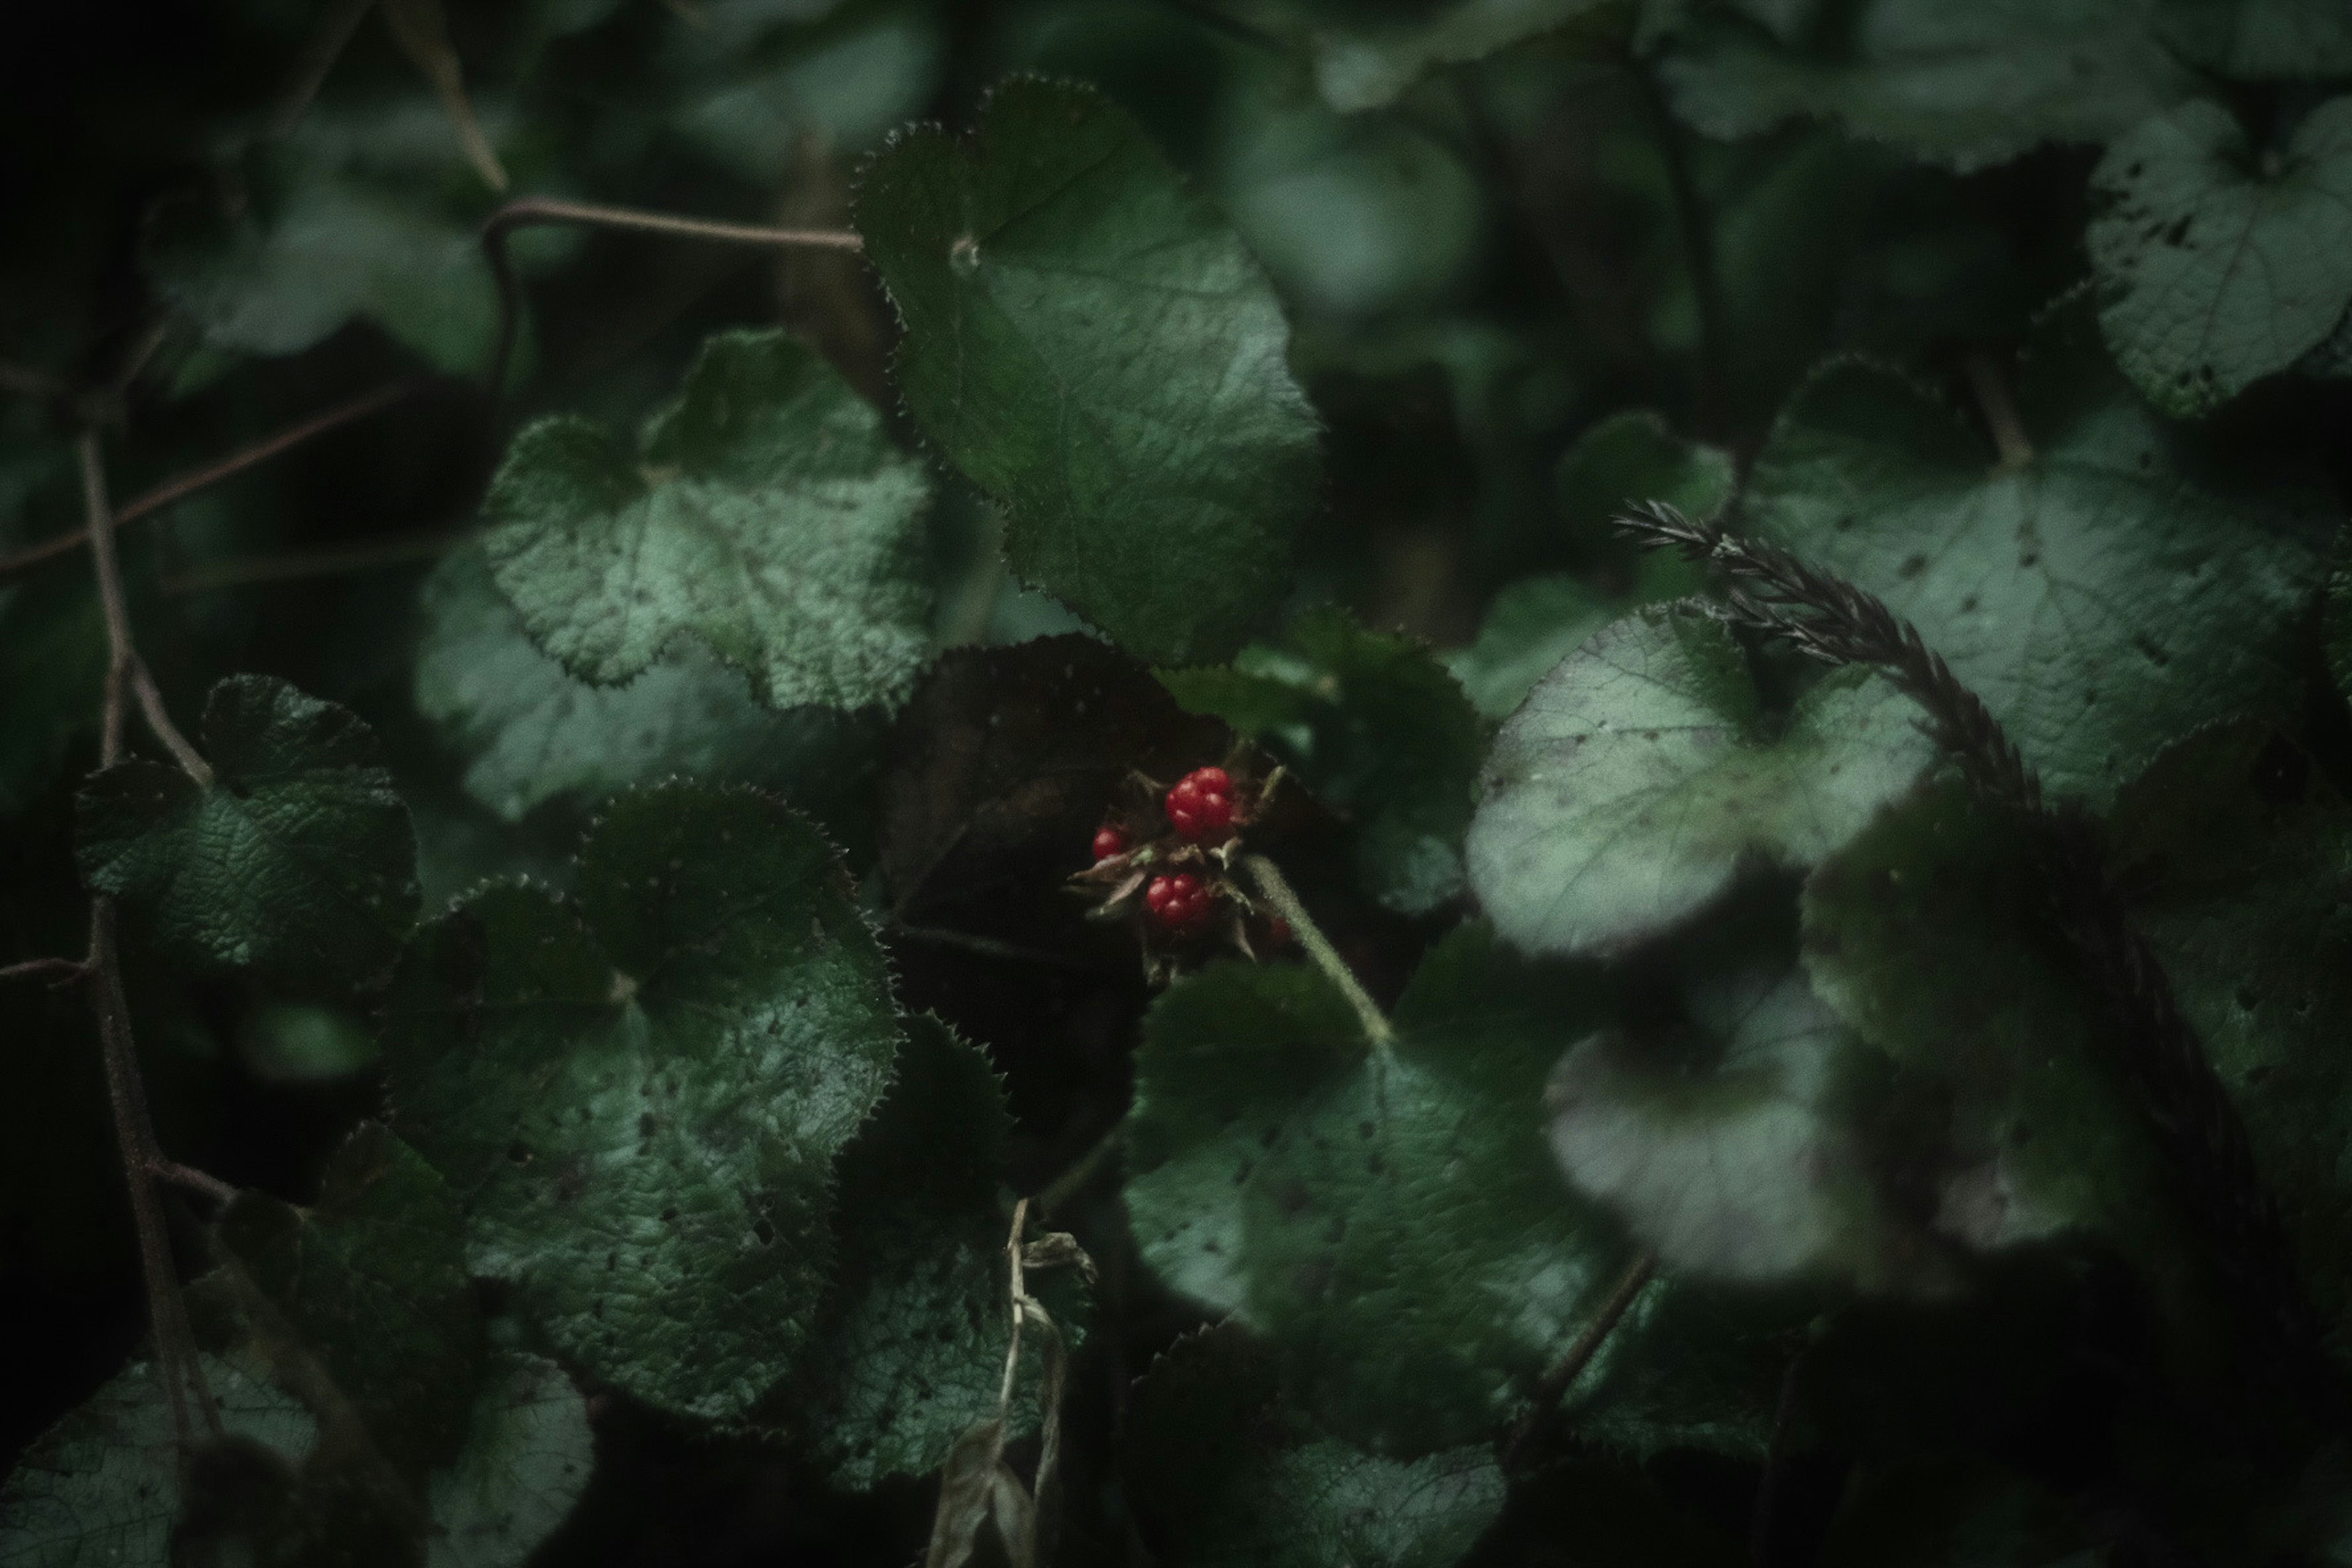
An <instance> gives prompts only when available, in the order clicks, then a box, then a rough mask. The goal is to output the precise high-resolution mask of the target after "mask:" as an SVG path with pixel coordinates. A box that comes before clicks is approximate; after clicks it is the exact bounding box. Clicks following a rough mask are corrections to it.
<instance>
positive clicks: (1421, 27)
mask: <svg viewBox="0 0 2352 1568" xmlns="http://www.w3.org/2000/svg"><path fill="white" fill-rule="evenodd" d="M1601 8H1602V0H1441V3H1438V4H1433V5H1404V6H1398V5H1350V4H1348V3H1347V0H1219V9H1221V10H1224V11H1228V12H1231V13H1233V14H1234V16H1237V17H1239V18H1241V19H1242V20H1243V21H1244V22H1245V23H1246V24H1247V25H1249V26H1253V27H1256V28H1260V29H1263V30H1265V31H1266V32H1268V33H1272V34H1274V35H1276V37H1283V38H1286V39H1289V40H1294V41H1296V42H1297V43H1298V44H1299V45H1301V46H1303V47H1306V48H1307V50H1309V51H1310V52H1311V53H1312V55H1313V57H1314V61H1315V85H1316V86H1317V87H1318V88H1319V89H1321V90H1322V93H1323V99H1324V101H1325V102H1327V103H1328V104H1329V105H1330V106H1331V107H1332V108H1334V109H1336V110H1339V111H1340V112H1341V113H1343V114H1353V113H1355V112H1356V111H1358V110H1366V109H1380V108H1382V107H1384V106H1386V105H1388V104H1391V103H1393V102H1395V101H1396V100H1397V98H1398V96H1399V95H1400V94H1402V92H1403V91H1404V90H1405V89H1407V88H1409V87H1411V86H1412V84H1413V83H1414V82H1416V81H1418V80H1419V79H1422V78H1423V77H1424V76H1426V75H1429V74H1430V73H1432V72H1433V71H1437V70H1440V69H1443V68H1444V67H1447V66H1458V65H1465V64H1467V63H1469V62H1470V61H1473V60H1476V59H1480V58H1484V57H1486V56H1487V55H1490V54H1493V53H1494V52H1495V51H1496V50H1497V49H1502V48H1507V47H1509V46H1511V45H1513V44H1516V43H1518V42H1520V41H1521V40H1522V39H1526V38H1531V37H1535V36H1536V35H1538V34H1539V33H1545V32H1549V31H1550V30H1551V29H1553V28H1555V27H1559V26H1564V25H1565V24H1567V23H1569V22H1571V21H1573V20H1575V19H1576V18H1578V17H1580V16H1584V15H1585V14H1586V13H1588V12H1592V11H1596V10H1600V9H1601Z"/></svg>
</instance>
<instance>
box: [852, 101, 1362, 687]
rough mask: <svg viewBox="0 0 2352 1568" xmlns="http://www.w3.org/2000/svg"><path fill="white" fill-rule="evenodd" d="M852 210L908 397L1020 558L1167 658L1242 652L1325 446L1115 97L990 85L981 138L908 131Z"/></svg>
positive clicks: (1222, 241)
mask: <svg viewBox="0 0 2352 1568" xmlns="http://www.w3.org/2000/svg"><path fill="white" fill-rule="evenodd" d="M857 219H858V226H859V228H860V230H861V231H862V232H863V233H864V235H865V237H866V254H867V255H868V256H869V257H870V258H872V259H873V262H874V264H875V266H876V267H877V268H878V269H879V270H880V272H881V274H882V280H883V282H884V284H885V285H886V286H887V288H888V289H889V291H890V298H891V300H892V301H893V303H895V304H896V305H897V307H898V314H899V317H900V320H901V321H902V322H903V323H904V325H905V327H906V336H905V337H904V338H903V339H902V340H901V342H900V343H899V346H898V355H897V359H896V361H895V374H896V378H897V380H898V386H899V388H900V390H901V391H902V392H903V393H904V395H905V396H906V399H907V406H908V411H909V412H910V413H912V414H913V416H914V417H915V419H916V422H917V423H918V424H919V425H920V426H922V428H923V431H924V433H925V434H926V435H927V436H929V437H930V438H931V439H932V440H933V441H936V442H937V443H938V444H939V446H940V448H941V449H942V450H943V451H944V452H945V453H946V455H947V456H948V457H949V458H950V459H952V460H953V461H954V462H955V464H956V465H957V466H958V467H959V468H961V469H962V470H963V471H964V472H965V473H966V474H968V475H970V476H971V479H973V481H974V482H976V483H977V484H978V485H979V486H980V487H981V489H983V490H985V491H987V492H988V493H989V494H990V495H991V496H992V497H994V498H995V499H996V500H999V501H1001V502H1003V504H1004V505H1005V507H1006V508H1007V510H1008V511H1009V513H1010V516H1009V518H1008V521H1007V525H1006V531H1005V550H1006V553H1007V555H1008V556H1009V557H1010V559H1011V561H1012V563H1013V568H1014V570H1016V571H1017V572H1019V573H1020V574H1021V575H1022V577H1023V578H1024V579H1025V580H1026V581H1028V582H1030V583H1032V584H1034V585H1036V586H1038V587H1041V588H1044V589H1045V590H1046V591H1047V592H1049V593H1051V594H1053V595H1055V596H1056V597H1058V598H1060V599H1062V600H1064V601H1065V602H1066V603H1067V604H1068V605H1070V607H1071V608H1073V609H1075V610H1076V611H1077V612H1078V613H1079V614H1081V615H1083V616H1086V617H1087V618H1088V619H1089V620H1091V621H1093V622H1094V623H1095V624H1096V625H1097V626H1101V627H1102V628H1103V629H1104V630H1105V631H1107V632H1108V633H1109V634H1110V635H1111V636H1112V637H1114V638H1116V639H1117V640H1118V642H1120V643H1121V644H1123V645H1124V646H1126V647H1128V648H1129V649H1131V650H1132V651H1134V652H1135V653H1136V654H1138V655H1139V656H1140V657H1142V658H1147V659H1150V660H1151V661H1153V662H1154V663H1158V664H1167V665H1182V664H1193V663H1199V662H1202V661H1204V660H1210V659H1216V658H1224V657H1226V656H1227V655H1230V654H1231V653H1233V652H1234V650H1235V649H1236V648H1238V647H1240V645H1241V643H1242V640H1243V638H1244V637H1246V636H1247V635H1248V633H1249V631H1250V629H1251V627H1252V626H1253V625H1254V624H1255V622H1256V621H1257V620H1258V619H1259V618H1260V617H1261V616H1263V615H1264V614H1265V611H1266V610H1268V609H1269V608H1271V606H1272V605H1273V604H1274V603H1275V601H1276V598H1277V597H1278V595H1280V593H1281V590H1282V579H1283V577H1284V575H1285V574H1286V570H1287V567H1288V564H1289V560H1290V548H1291V536H1292V534H1293V532H1294V531H1295V530H1296V528H1297V524H1298V522H1299V521H1300V520H1301V519H1302V518H1303V517H1304V516H1305V515H1306V514H1307V510H1309V509H1310V507H1311V506H1312V505H1313V504H1314V500H1315V496H1316V489H1317V485H1318V456H1317V451H1316V428H1315V419H1314V416H1313V414H1312V413H1311V412H1310V411H1309V409H1308V408H1307V400H1306V397H1305V395H1303V394H1302V393H1301V392H1300V391H1299V389H1298V384H1297V382H1296V381H1295V380H1293V379H1292V376H1291V374H1290V370H1289V367H1288V364H1287V363H1286V360H1285V357H1284V355H1285V351H1286V344H1287V341H1288V336H1289V333H1288V330H1287V328H1286V324H1285V322H1284V321H1283V318H1282V310H1281V307H1280V306H1279V305H1278V304H1277V303H1276V300H1275V297H1274V293H1273V290H1272V289H1270V288H1269V287H1268V286H1267V284H1266V282H1265V276H1264V274H1263V273H1262V272H1260V270H1259V269H1258V267H1257V264H1256V263H1255V261H1253V260H1252V259H1251V258H1250V257H1249V255H1248V254H1247V252H1245V251H1244V249H1243V248H1242V246H1241V243H1240V241H1239V240H1238V239H1237V238H1236V237H1234V233H1233V230H1232V229H1231V228H1230V227H1229V226H1227V225H1226V224H1225V223H1224V221H1223V219H1222V218H1220V217H1219V216H1216V214H1215V213H1214V211H1213V209H1212V208H1211V207H1210V206H1209V205H1208V204H1207V202H1206V201H1204V200H1203V199H1202V197H1201V196H1200V195H1198V194H1196V193H1194V192H1192V190H1190V189H1188V188H1187V187H1186V186H1185V185H1184V184H1183V182H1182V181H1181V179H1180V178H1179V177H1178V176H1177V174H1176V173H1175V171H1174V170H1173V169H1171V168H1170V167H1169V166H1168V163H1167V162H1166V160H1165V159H1163V158H1162V157H1161V156H1160V153H1158V152H1157V151H1155V150H1154V149H1153V148H1152V146H1151V145H1150V142H1147V141H1146V140H1145V139H1144V136H1143V133H1142V132H1140V131H1139V129H1138V128H1137V127H1136V125H1135V123H1134V121H1131V120H1129V118H1128V116H1127V115H1126V114H1125V113H1124V112H1123V111H1121V110H1118V109H1116V108H1114V107H1113V106H1112V105H1111V104H1109V103H1108V101H1106V100H1104V99H1102V98H1101V97H1100V96H1099V95H1097V93H1095V92H1094V91H1092V90H1091V89H1086V88H1081V87H1077V86H1074V85H1069V84H1064V83H1055V82H1047V81H1042V80H1034V79H1015V80H1013V81H1009V82H1007V83H1005V84H1003V86H1001V87H999V88H998V89H996V90H995V91H994V92H992V94H990V96H989V99H988V100H987V103H986V105H985V106H984V107H983V109H982V115H981V124H980V128H979V130H978V132H976V133H975V136H974V139H973V141H972V142H971V144H970V145H969V146H968V147H959V146H958V145H957V144H956V143H955V142H953V141H952V140H951V139H950V137H949V136H948V135H947V134H946V133H945V132H941V131H939V130H936V129H930V128H924V129H919V130H916V131H913V132H908V133H906V134H904V135H902V136H900V137H899V138H898V140H897V141H895V142H893V143H892V144H891V145H890V146H889V148H887V150H886V151H885V152H883V153H882V154H881V155H880V156H879V157H878V158H877V160H876V161H875V163H874V164H873V166H872V167H871V169H869V170H868V171H867V174H866V181H865V184H864V186H863V188H862V190H861V191H860V193H859V196H858V209H857Z"/></svg>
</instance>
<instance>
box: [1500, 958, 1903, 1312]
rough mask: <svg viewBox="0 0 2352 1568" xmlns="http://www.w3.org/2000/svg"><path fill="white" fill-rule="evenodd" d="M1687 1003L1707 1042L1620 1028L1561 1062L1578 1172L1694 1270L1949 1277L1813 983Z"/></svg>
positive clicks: (1881, 1284)
mask: <svg viewBox="0 0 2352 1568" xmlns="http://www.w3.org/2000/svg"><path fill="white" fill-rule="evenodd" d="M1686 1005H1687V1007H1688V1011H1689V1014H1690V1026H1688V1027H1687V1028H1686V1029H1685V1034H1686V1035H1696V1036H1697V1037H1698V1038H1697V1039H1696V1041H1694V1040H1692V1039H1689V1038H1685V1039H1680V1040H1676V1041H1674V1042H1672V1044H1671V1046H1670V1047H1667V1048H1663V1049H1662V1048H1660V1043H1659V1042H1655V1041H1652V1042H1643V1041H1641V1040H1638V1039H1635V1038H1632V1037H1627V1036H1626V1035H1624V1034H1622V1033H1620V1032H1615V1031H1612V1032H1610V1033H1605V1034H1601V1035H1596V1036H1594V1037H1592V1038H1591V1039H1588V1040H1586V1041H1584V1042H1582V1043H1581V1044H1580V1045H1578V1046H1577V1047H1574V1048H1573V1049H1571V1050H1570V1052H1569V1053H1568V1055H1566V1056H1565V1057H1563V1058H1560V1062H1559V1067H1557V1068H1554V1069H1553V1070H1552V1075H1551V1080H1550V1082H1549V1085H1548V1086H1547V1088H1546V1091H1545V1092H1546V1105H1547V1109H1548V1110H1549V1112H1550V1114H1551V1129H1550V1131H1551V1150H1552V1154H1553V1157H1554V1158H1556V1159H1557V1160H1558V1161H1559V1166H1560V1170H1561V1172H1562V1173H1564V1174H1565V1175H1566V1176H1567V1177H1568V1180H1569V1182H1570V1184H1571V1185H1572V1186H1574V1187H1575V1188H1576V1189H1577V1190H1578V1191H1579V1192H1580V1193H1581V1194H1584V1195H1585V1196H1586V1197H1588V1198H1590V1199H1591V1200H1592V1201H1593V1202H1594V1203H1595V1204H1598V1205H1601V1207H1603V1208H1606V1209H1608V1210H1609V1211H1610V1212H1612V1213H1613V1214H1615V1215H1618V1217H1619V1218H1621V1219H1622V1220H1623V1221H1624V1223H1625V1225H1626V1226H1627V1228H1629V1229H1630V1230H1632V1232H1633V1235H1634V1237H1636V1238H1637V1239H1639V1240H1640V1241H1641V1243H1642V1244H1643V1246H1644V1247H1648V1248H1650V1249H1651V1250H1653V1251H1654V1252H1655V1253H1657V1255H1658V1257H1659V1258H1660V1259H1661V1261H1662V1262H1663V1263H1664V1266H1665V1267H1666V1268H1670V1269H1674V1270H1676V1271H1678V1272H1682V1273H1687V1274H1689V1275H1692V1276H1695V1277H1699V1278H1706V1279H1729V1280H1748V1281H1756V1280H1778V1279H1794V1278H1801V1277H1807V1276H1812V1277H1823V1276H1828V1277H1843V1278H1850V1279H1852V1280H1853V1282H1854V1283H1855V1284H1856V1285H1858V1286H1859V1287H1860V1288H1861V1289H1864V1290H1877V1291H1911V1290H1926V1289H1932V1288H1935V1287H1937V1286H1940V1285H1943V1284H1945V1283H1947V1279H1946V1278H1945V1276H1944V1274H1943V1272H1942V1271H1941V1270H1940V1269H1937V1268H1936V1267H1935V1265H1936V1259H1935V1258H1933V1257H1932V1256H1931V1255H1929V1254H1927V1250H1926V1249H1925V1248H1923V1247H1921V1246H1920V1244H1919V1242H1918V1239H1917V1238H1916V1237H1913V1236H1912V1235H1911V1234H1910V1233H1909V1230H1908V1227H1907V1226H1906V1224H1905V1222H1904V1221H1903V1219H1902V1217H1901V1216H1900V1215H1899V1214H1898V1213H1897V1212H1896V1211H1895V1207H1894V1205H1892V1204H1890V1203H1889V1202H1888V1201H1887V1200H1886V1199H1885V1196H1884V1195H1883V1194H1882V1193H1881V1192H1880V1188H1879V1180H1878V1175H1879V1173H1877V1172H1876V1171H1874V1169H1873V1166H1872V1163H1871V1155H1870V1151H1869V1150H1868V1149H1867V1148H1866V1147H1865V1146H1864V1139H1863V1137H1862V1136H1861V1135H1860V1134H1859V1133H1858V1132H1857V1131H1856V1129H1855V1125H1854V1124H1855V1122H1856V1121H1857V1120H1858V1119H1859V1115H1860V1113H1861V1112H1862V1111H1863V1110H1864V1104H1863V1103H1862V1099H1861V1094H1860V1092H1859V1090H1860V1089H1861V1087H1862V1085H1861V1082H1860V1080H1861V1079H1864V1075H1865V1073H1866V1070H1867V1065H1868V1064H1867V1063H1866V1062H1858V1061H1857V1059H1856V1058H1859V1057H1864V1056H1866V1052H1864V1050H1863V1049H1862V1048H1861V1047H1859V1046H1858V1045H1857V1043H1856V1042H1855V1041H1854V1040H1853V1037H1852V1036H1851V1035H1849V1034H1848V1033H1847V1032H1846V1030H1845V1028H1844V1027H1843V1026H1842V1025H1841V1024H1840V1023H1839V1021H1838V1019H1837V1017H1836V1016H1835V1015H1833V1014H1832V1013H1831V1012H1830V1011H1829V1010H1828V1009H1827V1008H1825V1007H1823V1006H1822V1005H1821V1003H1820V1002H1818V1001H1816V1000H1815V999H1814V997H1813V994H1812V993H1811V991H1810V990H1809V989H1808V988H1807V987H1806V984H1805V981H1804V977H1803V976H1802V975H1801V974H1797V973H1775V972H1774V970H1773V969H1771V968H1770V967H1769V966H1766V967H1759V968H1750V969H1748V970H1745V971H1739V972H1734V973H1726V974H1722V975H1718V976H1716V977H1714V978H1713V979H1712V980H1710V981H1709V982H1707V983H1706V984H1701V985H1698V986H1696V987H1694V988H1693V990H1692V992H1691V994H1690V995H1689V997H1688V998H1687V1004H1686ZM1858 1068H1859V1069H1860V1070H1858Z"/></svg>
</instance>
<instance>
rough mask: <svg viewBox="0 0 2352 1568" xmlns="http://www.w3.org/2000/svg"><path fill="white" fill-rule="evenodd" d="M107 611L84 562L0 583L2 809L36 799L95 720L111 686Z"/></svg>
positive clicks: (2, 812) (8, 811)
mask: <svg viewBox="0 0 2352 1568" xmlns="http://www.w3.org/2000/svg"><path fill="white" fill-rule="evenodd" d="M106 661H107V644H106V616H105V614H104V612H102V611H101V610H100V608H99V604H98V594H97V591H96V589H95V587H94V586H93V585H92V584H91V583H90V580H89V574H88V569H87V568H80V567H77V566H75V565H72V564H60V565H58V566H53V567H51V568H49V569H48V570H47V571H46V572H42V573H38V574H36V575H35V576H33V577H32V578H31V579H30V580H29V581H27V582H23V583H13V584H8V585H6V586H5V587H0V689H5V690H6V691H7V692H8V693H9V698H8V702H7V708H6V712H5V717H0V816H13V815H15V814H16V813H17V812H20V811H22V810H24V809H25V807H26V806H27V805H31V804H32V802H33V801H34V799H35V798H36V797H37V796H38V795H40V794H41V792H42V791H44V790H46V789H47V787H48V785H49V784H50V781H51V780H52V779H54V778H55V777H56V776H57V772H58V764H59V763H62V762H63V761H64V760H65V754H66V748H67V746H68V744H69V743H70V742H71V741H72V739H73V737H74V736H75V735H76V734H78V733H79V732H80V731H84V730H89V729H94V728H96V726H97V716H98V711H99V709H100V706H101V704H102V703H103V701H104V698H105V692H106Z"/></svg>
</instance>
